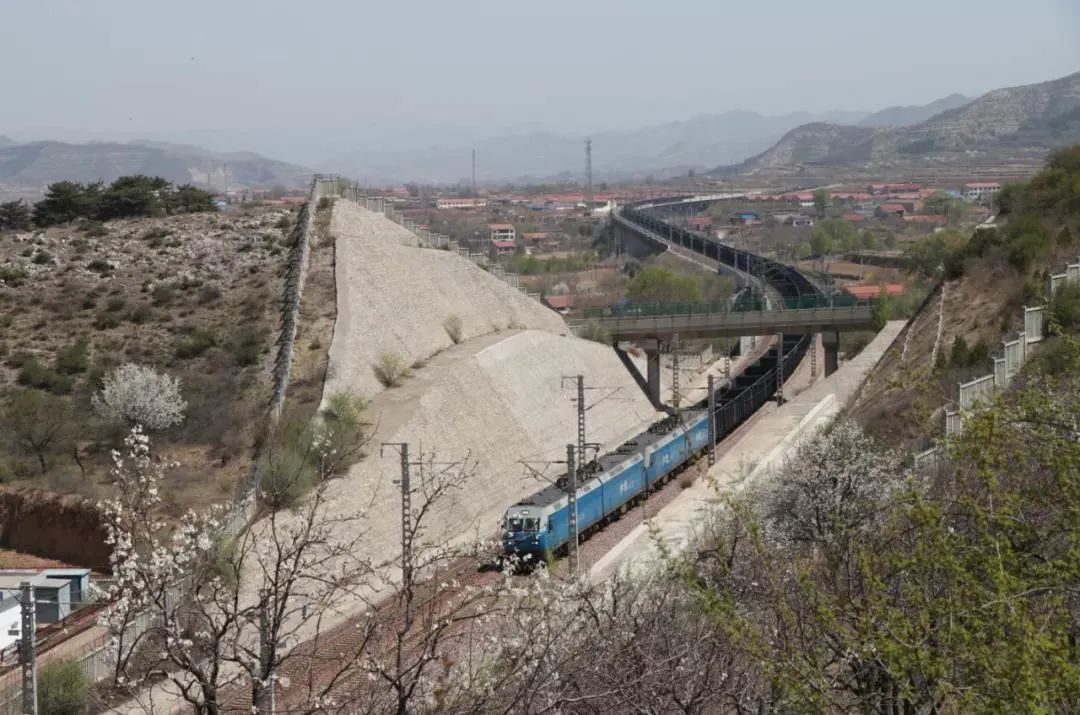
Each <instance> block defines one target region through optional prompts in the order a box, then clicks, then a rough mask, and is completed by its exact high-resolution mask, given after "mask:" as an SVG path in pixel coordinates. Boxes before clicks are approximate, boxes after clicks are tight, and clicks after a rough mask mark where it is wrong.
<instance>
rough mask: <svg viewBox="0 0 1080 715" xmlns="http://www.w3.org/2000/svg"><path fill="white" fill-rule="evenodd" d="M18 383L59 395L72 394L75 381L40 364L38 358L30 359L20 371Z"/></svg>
mask: <svg viewBox="0 0 1080 715" xmlns="http://www.w3.org/2000/svg"><path fill="white" fill-rule="evenodd" d="M18 382H19V384H20V385H25V386H26V387H36V388H37V389H39V390H46V391H48V392H53V393H56V394H58V395H62V394H65V393H68V392H71V388H72V386H73V385H74V380H72V379H71V378H70V377H69V376H67V375H63V374H61V373H59V372H57V371H55V370H50V369H49V368H47V367H45V366H44V365H42V364H41V363H40V362H38V360H37V358H29V359H27V360H26V362H24V363H23V365H22V367H21V368H20V369H19V377H18Z"/></svg>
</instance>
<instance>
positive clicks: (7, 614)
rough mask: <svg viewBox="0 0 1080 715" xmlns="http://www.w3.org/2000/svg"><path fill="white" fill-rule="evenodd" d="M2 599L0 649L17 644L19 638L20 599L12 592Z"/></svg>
mask: <svg viewBox="0 0 1080 715" xmlns="http://www.w3.org/2000/svg"><path fill="white" fill-rule="evenodd" d="M4 595H5V596H7V597H6V598H4V599H0V651H2V650H4V649H5V648H8V647H10V646H13V645H15V643H17V642H18V640H19V628H20V625H19V600H18V599H17V598H12V597H11V594H4Z"/></svg>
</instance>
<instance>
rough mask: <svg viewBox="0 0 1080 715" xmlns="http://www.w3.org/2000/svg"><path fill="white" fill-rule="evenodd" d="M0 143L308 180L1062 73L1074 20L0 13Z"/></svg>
mask: <svg viewBox="0 0 1080 715" xmlns="http://www.w3.org/2000/svg"><path fill="white" fill-rule="evenodd" d="M0 66H2V67H3V68H4V71H3V78H4V79H3V83H4V97H5V100H4V102H3V106H2V107H0V134H7V135H10V136H11V137H13V138H15V139H17V140H22V141H26V140H31V139H41V138H56V139H65V140H87V139H132V138H147V137H149V138H161V139H169V140H178V141H193V142H198V143H202V144H204V145H206V146H210V147H212V148H216V149H252V150H256V151H260V152H263V153H266V154H269V155H272V156H275V157H277V158H284V159H290V160H295V161H306V162H317V161H319V160H321V159H324V158H326V157H328V156H331V155H333V154H334V153H335V152H336V151H338V150H351V149H357V148H361V147H368V146H384V147H390V146H404V145H426V144H429V143H435V142H448V141H455V140H461V141H466V140H468V139H469V138H470V137H475V136H490V135H492V134H498V133H503V132H521V131H531V130H544V131H553V132H573V133H581V132H592V131H597V130H603V129H629V128H637V127H640V126H645V125H648V124H653V123H658V122H663V121H670V120H677V119H686V118H689V117H691V116H693V115H695V114H703V113H711V112H721V111H724V110H728V109H751V110H757V111H760V112H763V113H767V114H778V113H784V112H789V111H798V110H807V111H824V110H829V109H850V110H863V109H866V110H873V109H880V108H882V107H884V106H887V105H891V104H913V103H925V102H927V101H930V100H933V99H936V98H938V97H941V96H943V95H946V94H950V93H952V92H962V93H965V94H978V93H981V92H984V91H986V90H989V89H993V88H996V87H1002V86H1009V85H1015V84H1025V83H1030V82H1037V81H1041V80H1046V79H1052V78H1055V77H1059V76H1062V75H1066V74H1070V73H1072V72H1075V71H1078V70H1080V3H1078V2H1077V0H1025V1H1024V2H1003V1H1000V0H981V1H978V0H907V1H906V2H903V3H895V2H893V3H875V2H867V1H866V0H828V1H826V0H817V1H816V2H808V1H807V0H798V1H794V0H747V1H745V2H731V1H730V0H729V1H728V2H724V1H722V0H652V1H649V2H644V1H642V0H573V1H571V0H544V2H528V3H525V2H517V1H515V0H501V1H500V2H494V1H488V0H476V1H473V0H456V1H454V2H434V1H431V0H413V2H395V1H394V0H383V1H381V2H370V1H368V0H352V1H351V2H332V1H331V0H318V1H314V2H308V1H305V0H289V1H288V2H278V1H276V0H262V1H260V2H257V3H256V2H240V1H238V0H216V1H215V2H209V1H206V0H185V1H184V2H157V1H155V0H99V1H98V2H88V1H87V0H79V1H73V2H67V1H60V0H0Z"/></svg>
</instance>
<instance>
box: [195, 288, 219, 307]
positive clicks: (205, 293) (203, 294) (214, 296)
mask: <svg viewBox="0 0 1080 715" xmlns="http://www.w3.org/2000/svg"><path fill="white" fill-rule="evenodd" d="M220 299H221V289H220V288H218V287H217V286H212V285H206V286H203V287H202V288H201V289H200V290H199V296H198V298H197V299H196V300H197V301H198V303H199V305H207V304H209V303H214V302H216V301H218V300H220Z"/></svg>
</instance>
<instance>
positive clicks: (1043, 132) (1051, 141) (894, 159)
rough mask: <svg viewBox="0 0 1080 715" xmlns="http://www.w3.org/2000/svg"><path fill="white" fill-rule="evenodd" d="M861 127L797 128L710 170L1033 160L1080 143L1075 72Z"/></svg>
mask: <svg viewBox="0 0 1080 715" xmlns="http://www.w3.org/2000/svg"><path fill="white" fill-rule="evenodd" d="M946 99H948V98H946ZM943 101H944V100H943ZM886 111H888V110H886ZM866 124H867V122H866V120H864V121H863V122H861V123H860V124H859V125H842V124H828V123H820V122H818V123H811V124H805V125H803V126H800V127H796V128H795V129H792V130H791V131H789V132H788V133H787V134H785V135H784V136H783V137H782V138H781V139H780V140H779V141H778V142H777V143H776V144H774V145H773V146H772V147H770V148H769V149H767V150H765V151H764V152H762V153H760V154H758V155H757V156H754V157H751V158H750V159H747V160H746V161H745V162H742V163H741V164H738V165H736V166H733V167H725V168H723V169H719V170H717V172H718V173H740V174H757V173H764V172H773V173H785V172H791V173H794V172H800V171H805V170H808V169H820V168H830V167H831V168H862V169H869V170H877V171H880V170H881V169H883V168H892V169H896V168H902V167H906V166H919V165H921V166H926V165H935V166H948V165H949V164H960V163H969V164H975V163H978V164H981V165H984V166H985V165H988V164H992V163H993V162H1015V161H1025V162H1038V161H1041V158H1042V157H1043V156H1044V155H1045V153H1046V152H1047V150H1049V149H1052V148H1055V147H1060V146H1064V145H1067V144H1072V143H1075V142H1080V72H1077V73H1076V74H1072V75H1069V76H1067V77H1062V78H1060V79H1056V80H1051V81H1049V82H1040V83H1038V84H1029V85H1022V86H1019V87H1009V88H1006V89H997V90H994V91H992V92H988V93H987V94H984V95H983V96H981V97H979V98H978V99H976V100H974V101H971V102H969V103H966V104H963V105H961V106H958V107H955V108H952V109H948V110H946V111H943V112H940V113H938V114H935V115H934V116H932V117H930V118H928V119H926V120H924V121H921V122H918V123H916V124H913V125H911V126H903V127H874V126H866Z"/></svg>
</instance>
